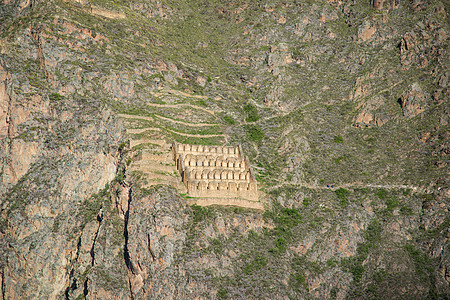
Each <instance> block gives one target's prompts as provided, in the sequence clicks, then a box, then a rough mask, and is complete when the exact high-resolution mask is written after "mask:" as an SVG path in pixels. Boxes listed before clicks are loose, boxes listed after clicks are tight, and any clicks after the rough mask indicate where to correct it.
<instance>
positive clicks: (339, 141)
mask: <svg viewBox="0 0 450 300" xmlns="http://www.w3.org/2000/svg"><path fill="white" fill-rule="evenodd" d="M333 141H334V142H335V143H336V144H340V143H342V142H344V138H343V137H342V136H340V135H337V136H335V137H334V140H333Z"/></svg>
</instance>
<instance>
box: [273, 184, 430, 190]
mask: <svg viewBox="0 0 450 300" xmlns="http://www.w3.org/2000/svg"><path fill="white" fill-rule="evenodd" d="M283 185H284V184H277V185H275V186H273V187H272V188H271V189H276V188H280V187H282V186H283ZM294 185H296V186H298V187H306V188H309V189H314V190H332V191H335V190H337V189H340V188H382V189H388V190H390V189H411V190H413V191H417V190H422V189H423V187H418V186H413V185H403V184H392V185H389V184H363V183H345V184H337V185H326V186H319V185H314V184H309V183H302V184H294Z"/></svg>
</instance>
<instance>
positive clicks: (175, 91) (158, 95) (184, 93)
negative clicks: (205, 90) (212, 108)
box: [150, 89, 208, 99]
mask: <svg viewBox="0 0 450 300" xmlns="http://www.w3.org/2000/svg"><path fill="white" fill-rule="evenodd" d="M150 93H151V94H152V95H153V96H155V97H161V96H162V95H164V94H174V95H177V96H183V97H188V98H196V99H208V97H207V96H202V95H192V94H189V93H186V92H182V91H177V90H172V89H164V90H161V92H159V93H155V92H150Z"/></svg>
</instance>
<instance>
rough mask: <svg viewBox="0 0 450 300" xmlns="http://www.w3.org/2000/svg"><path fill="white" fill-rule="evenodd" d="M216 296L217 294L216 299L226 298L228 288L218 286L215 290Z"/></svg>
mask: <svg viewBox="0 0 450 300" xmlns="http://www.w3.org/2000/svg"><path fill="white" fill-rule="evenodd" d="M216 296H217V299H228V290H227V289H225V288H220V289H219V290H218V291H217V294H216Z"/></svg>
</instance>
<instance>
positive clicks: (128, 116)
mask: <svg viewBox="0 0 450 300" xmlns="http://www.w3.org/2000/svg"><path fill="white" fill-rule="evenodd" d="M118 116H119V117H121V118H125V119H139V120H146V121H153V120H154V119H153V118H152V117H146V116H138V115H128V114H118Z"/></svg>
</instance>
